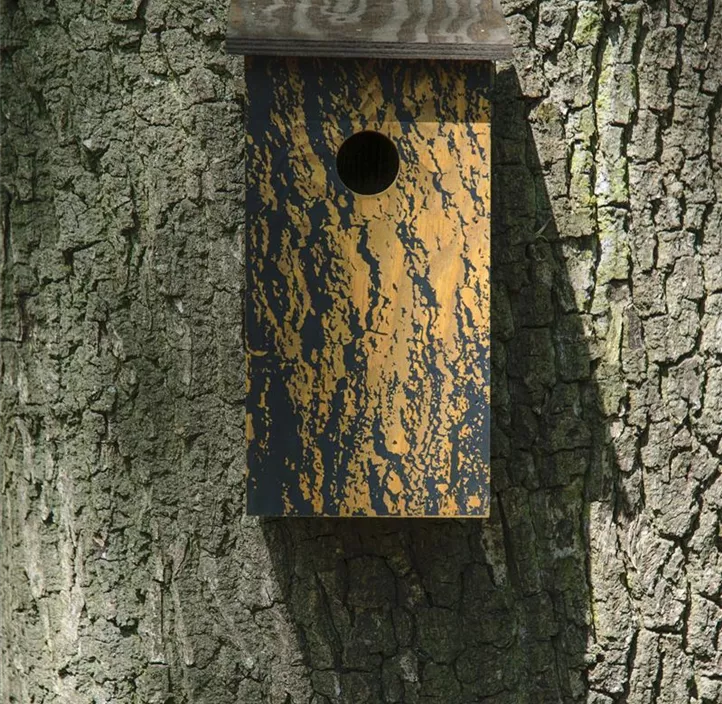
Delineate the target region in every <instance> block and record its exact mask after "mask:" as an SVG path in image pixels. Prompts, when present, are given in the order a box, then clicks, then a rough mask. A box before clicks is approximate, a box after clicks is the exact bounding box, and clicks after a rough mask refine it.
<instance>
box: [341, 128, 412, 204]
mask: <svg viewBox="0 0 722 704" xmlns="http://www.w3.org/2000/svg"><path fill="white" fill-rule="evenodd" d="M336 169H337V171H338V175H339V178H340V179H341V180H342V181H343V182H344V184H345V185H346V186H348V187H349V188H350V189H351V190H352V191H353V192H354V193H359V194H361V195H364V196H371V195H375V194H376V193H381V192H382V191H385V190H386V189H387V188H388V187H389V186H390V185H391V184H392V183H393V182H394V181H395V180H396V176H397V174H398V173H399V153H398V151H396V147H395V146H394V143H393V142H392V141H391V140H390V139H389V138H388V137H384V135H382V134H380V133H379V132H372V131H370V130H367V131H364V132H357V133H356V134H353V135H351V136H350V137H349V138H348V139H347V140H346V141H345V142H344V143H343V144H342V145H341V148H340V149H339V150H338V154H337V155H336Z"/></svg>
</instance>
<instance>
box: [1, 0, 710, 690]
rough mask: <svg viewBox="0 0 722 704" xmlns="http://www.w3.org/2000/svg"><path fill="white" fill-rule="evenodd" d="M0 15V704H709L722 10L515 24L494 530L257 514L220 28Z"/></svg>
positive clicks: (501, 209) (237, 110)
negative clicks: (250, 477) (249, 512)
mask: <svg viewBox="0 0 722 704" xmlns="http://www.w3.org/2000/svg"><path fill="white" fill-rule="evenodd" d="M6 3H7V4H6V5H5V7H4V10H3V21H2V39H3V54H2V60H3V64H2V66H3V69H2V81H3V83H2V96H3V97H2V112H3V114H2V120H3V122H2V138H3V153H2V156H3V160H2V171H3V187H2V192H1V193H2V227H3V244H2V248H3V249H2V258H1V259H2V275H3V276H2V289H1V291H2V293H1V296H2V301H1V311H2V318H1V324H2V328H1V331H0V336H1V344H2V395H0V403H1V404H2V406H1V407H2V413H1V417H0V424H1V431H2V435H1V437H2V446H1V452H2V460H3V463H2V475H0V476H1V479H0V485H1V486H2V508H1V523H0V529H1V534H0V537H1V541H2V542H1V548H0V549H1V553H0V584H1V585H2V594H1V597H0V599H1V610H0V614H1V622H0V628H1V629H2V630H1V633H2V659H1V661H0V662H1V667H2V669H1V670H0V693H1V696H0V700H1V701H2V702H3V703H4V704H8V703H10V702H13V703H17V704H27V703H31V702H35V703H40V702H44V703H51V702H53V703H54V702H65V703H68V704H74V703H76V702H77V703H85V702H88V703H90V702H97V703H100V702H113V703H114V704H146V703H147V704H152V703H156V704H160V703H163V704H171V703H172V704H185V703H190V702H193V703H195V704H227V703H230V702H236V703H239V704H254V703H256V702H259V703H260V702H263V703H269V704H270V703H273V704H291V703H292V704H302V703H313V704H329V703H331V702H334V703H335V702H344V703H348V704H362V703H363V702H385V703H390V702H404V703H406V704H412V703H413V702H424V703H425V704H431V703H437V702H438V703H439V704H455V703H458V704H467V703H471V702H482V701H483V702H493V703H494V704H502V703H508V704H517V703H523V702H529V703H532V702H533V703H536V702H583V701H586V702H594V703H596V704H602V703H612V702H618V703H622V702H626V703H629V704H631V703H634V704H643V703H645V704H646V703H650V704H651V703H653V702H656V703H657V704H664V703H668V704H682V703H684V702H690V703H691V702H696V703H697V704H713V703H716V702H719V701H722V643H721V642H720V641H721V638H722V634H721V633H720V629H721V625H720V624H721V618H722V559H721V558H720V549H721V548H722V532H721V531H722V528H721V520H722V516H721V514H722V476H721V472H720V467H721V465H722V447H721V446H720V438H721V436H722V356H721V351H722V254H721V252H722V201H721V199H720V196H719V194H721V193H722V127H721V126H722V120H721V119H720V117H721V115H720V108H721V105H722V90H721V86H722V2H719V0H717V1H716V2H715V0H709V2H703V1H702V0H684V1H683V0H668V1H667V2H656V1H655V2H653V1H652V0H645V1H644V2H628V3H623V2H616V1H612V0H607V1H606V2H597V1H586V0H581V1H579V2H576V1H573V0H547V1H543V0H538V1H537V0H508V1H507V2H506V3H505V11H506V12H507V14H508V22H509V26H510V29H511V31H512V35H513V38H514V42H515V45H516V52H515V58H514V61H513V62H510V63H508V64H499V65H498V66H497V78H496V95H495V120H494V128H493V129H494V143H495V144H494V155H493V158H494V167H493V173H494V185H493V188H494V194H495V195H494V198H495V202H494V216H493V222H494V232H493V254H492V278H493V291H492V295H493V311H492V334H493V350H492V354H493V378H492V395H493V428H492V436H493V444H492V452H493V455H494V460H493V463H492V484H493V492H494V494H493V502H492V516H491V519H490V520H488V521H483V520H467V521H436V520H434V521H431V520H428V521H427V520H417V521H413V520H409V521H405V520H376V519H369V520H343V519H341V520H331V519H328V520H324V519H315V520H305V519H295V520H294V519H284V520H275V521H264V520H260V521H259V520H255V519H254V520H251V519H246V518H243V515H242V514H243V511H242V507H243V491H244V487H243V476H244V471H245V469H244V396H245V391H244V390H245V381H244V369H245V363H244V358H243V351H242V350H243V344H242V327H243V319H242V297H243V276H244V273H243V266H244V264H243V257H244V252H243V245H242V240H241V232H242V225H243V131H242V118H243V98H242V92H243V80H242V75H243V74H242V63H241V61H239V60H237V59H232V58H229V57H228V56H226V54H225V52H224V49H223V34H224V30H225V19H226V7H225V4H224V3H221V4H219V3H211V2H205V3H204V4H201V3H195V4H194V3H190V2H187V3H184V2H173V3H171V2H167V1H165V0H148V1H147V2H143V1H141V0H125V1H122V0H110V1H109V2H107V3H80V2H74V0H67V2H63V3H58V4H53V3H44V2H40V1H39V0H37V1H36V0H32V1H31V0H28V1H21V2H19V4H16V3H14V2H13V0H6Z"/></svg>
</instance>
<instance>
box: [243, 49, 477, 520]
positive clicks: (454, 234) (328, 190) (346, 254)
mask: <svg viewBox="0 0 722 704" xmlns="http://www.w3.org/2000/svg"><path fill="white" fill-rule="evenodd" d="M489 75H490V69H489V64H487V63H486V62H467V61H450V60H393V59H321V58H288V57H267V58H266V57H260V56H253V57H248V58H247V61H246V80H247V86H248V96H249V103H248V112H247V115H248V123H247V175H248V177H247V227H246V257H247V311H246V312H247V316H246V326H247V348H248V398H247V439H248V485H247V489H248V495H247V511H248V513H249V514H251V515H297V516H409V517H411V516H419V517H421V516H447V517H453V516H486V515H488V511H489V235H490V192H489V182H490V111H489V103H488V100H487V90H488V86H489Z"/></svg>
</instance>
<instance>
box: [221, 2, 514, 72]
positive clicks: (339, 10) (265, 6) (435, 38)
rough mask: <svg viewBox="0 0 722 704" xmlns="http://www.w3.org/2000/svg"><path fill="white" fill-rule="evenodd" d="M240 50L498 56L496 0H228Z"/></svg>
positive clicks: (505, 46) (232, 39)
mask: <svg viewBox="0 0 722 704" xmlns="http://www.w3.org/2000/svg"><path fill="white" fill-rule="evenodd" d="M227 46H228V50H229V51H230V52H232V53H238V54H260V55H296V56H370V57H374V56H377V57H398V58H406V57H408V58H412V57H418V58H456V59H502V58H508V57H510V56H511V41H510V39H509V34H508V32H507V29H506V25H505V23H504V17H503V15H502V13H501V8H500V5H499V0H232V2H231V11H230V21H229V27H228V38H227Z"/></svg>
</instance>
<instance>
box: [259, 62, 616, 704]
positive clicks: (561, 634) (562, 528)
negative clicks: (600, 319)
mask: <svg viewBox="0 0 722 704" xmlns="http://www.w3.org/2000/svg"><path fill="white" fill-rule="evenodd" d="M537 107H538V106H536V105H535V104H534V103H531V102H530V101H529V100H527V99H525V98H524V97H523V96H522V93H521V91H520V88H519V85H518V81H517V78H516V74H515V72H514V71H513V69H511V68H507V69H504V70H500V71H499V72H498V74H497V77H496V86H495V89H494V118H493V134H492V140H493V167H492V168H493V185H492V190H493V211H492V212H493V218H492V267H491V271H492V314H491V333H492V430H491V434H492V470H491V481H492V503H491V517H490V518H489V519H486V520H484V519H465V520H444V519H391V518H388V519H378V518H364V519H320V518H283V519H263V520H261V528H262V531H263V534H264V536H265V540H266V543H267V547H268V550H269V553H270V556H271V559H272V561H273V569H274V573H275V579H276V580H277V582H278V585H279V587H280V589H281V592H282V593H283V595H284V598H285V600H286V604H287V607H288V611H289V617H290V619H291V620H292V622H293V623H294V625H295V628H296V631H297V635H298V639H299V643H300V645H301V649H302V651H303V655H304V659H305V666H306V667H307V668H308V671H309V677H310V679H311V685H312V687H313V690H314V692H315V699H314V700H313V701H314V702H315V704H328V703H331V702H334V703H336V702H339V703H341V702H344V703H346V702H347V703H349V704H351V703H353V704H361V703H362V702H417V701H423V702H439V704H441V703H442V702H443V703H444V704H454V703H456V702H458V703H459V704H461V703H466V702H477V701H482V700H483V701H484V702H487V701H488V702H518V701H522V699H520V698H519V697H521V696H524V697H528V696H530V695H534V696H536V697H537V699H536V700H538V701H577V700H582V699H583V698H584V694H585V692H586V689H587V679H586V677H587V668H588V666H589V665H588V657H587V642H588V636H589V635H590V628H591V626H590V623H591V618H592V616H591V613H590V603H591V593H590V588H589V581H590V580H589V569H590V567H589V558H588V554H589V539H588V535H587V526H588V515H589V508H590V506H591V505H592V504H603V505H605V506H606V505H607V504H608V498H609V495H610V494H611V486H612V481H613V478H614V473H615V472H616V467H615V466H614V461H613V459H612V456H613V453H611V452H609V451H608V448H610V447H611V445H610V443H609V437H608V435H609V434H608V431H607V429H606V426H605V423H604V417H603V411H602V407H603V403H602V401H603V400H602V399H601V398H600V392H599V389H598V387H597V384H596V383H595V381H594V378H593V374H594V362H593V357H594V352H593V350H592V349H591V347H590V342H589V335H588V333H587V331H586V330H585V322H584V321H585V316H584V314H583V313H580V312H579V311H580V310H582V311H583V310H584V307H585V306H586V305H587V304H586V302H585V301H584V296H587V295H590V294H591V291H586V290H584V289H583V287H581V288H580V285H579V276H578V272H576V271H575V270H573V269H572V267H573V266H575V265H576V263H577V262H579V261H591V262H593V261H594V257H595V252H596V249H595V248H596V240H595V238H594V236H593V233H589V235H588V236H582V237H574V238H570V237H563V236H562V235H561V234H560V231H561V230H562V227H561V224H560V223H558V220H559V213H565V212H566V211H565V208H567V205H566V203H565V202H564V200H563V199H560V200H558V201H557V202H553V199H552V198H551V197H550V195H549V188H548V182H549V181H548V179H549V178H550V177H549V176H547V177H546V179H545V176H544V174H545V173H547V174H548V173H553V164H546V163H545V164H543V163H541V161H540V156H539V152H541V151H542V150H541V149H539V150H537V146H536V143H535V130H533V129H532V126H531V124H530V114H531V113H532V112H534V111H535V110H536V108H537ZM535 119H537V120H542V119H544V115H543V113H540V112H539V111H538V110H536V113H535ZM539 133H540V134H541V135H542V137H541V138H543V139H551V140H554V139H555V135H554V125H553V116H550V126H545V125H540V130H539ZM544 147H545V148H544V150H543V151H544V153H549V152H550V149H549V143H547V144H545V145H544ZM558 150H559V152H561V153H560V154H558V156H559V158H561V159H562V160H563V159H564V158H565V156H564V154H563V150H564V142H563V140H562V139H561V138H559V139H558ZM551 151H553V150H551ZM555 212H556V215H557V216H556V217H555ZM590 258H591V259H590ZM522 693H523V694H522ZM524 701H526V699H524Z"/></svg>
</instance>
